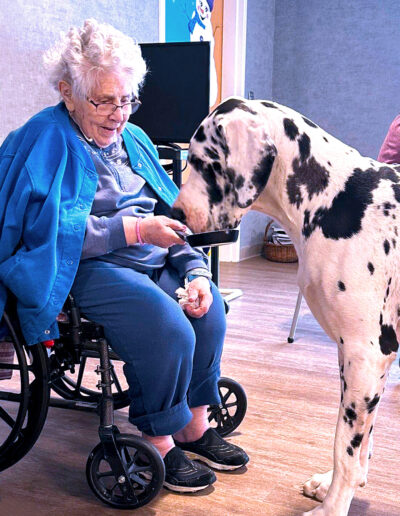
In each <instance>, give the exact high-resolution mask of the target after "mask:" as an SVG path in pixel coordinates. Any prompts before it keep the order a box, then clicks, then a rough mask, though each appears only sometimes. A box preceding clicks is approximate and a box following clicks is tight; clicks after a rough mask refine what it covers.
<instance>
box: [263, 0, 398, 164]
mask: <svg viewBox="0 0 400 516" xmlns="http://www.w3.org/2000/svg"><path fill="white" fill-rule="evenodd" d="M275 12H276V16H275V45H274V73H273V87H272V93H273V97H274V100H276V101H278V102H281V103H283V104H286V105H289V106H290V107H293V108H294V109H296V110H297V111H300V112H302V113H303V114H305V115H306V116H308V117H309V118H311V119H312V120H314V121H315V122H317V123H318V124H319V125H321V126H322V127H323V128H324V129H326V130H327V131H328V132H331V133H332V134H333V135H334V136H337V137H338V138H340V139H341V140H343V141H344V142H346V143H347V144H349V145H351V146H353V147H355V148H356V149H358V150H359V151H360V152H361V153H362V154H365V155H368V156H371V157H376V156H377V154H378V151H379V148H380V145H381V143H382V140H383V138H384V136H385V134H386V131H387V129H388V126H389V124H390V122H391V121H392V119H393V118H394V117H395V115H397V113H398V112H399V111H400V53H399V50H398V49H399V48H400V25H399V22H400V2H399V1H398V0H323V1H321V0H296V1H294V0H279V1H277V2H276V11H275Z"/></svg>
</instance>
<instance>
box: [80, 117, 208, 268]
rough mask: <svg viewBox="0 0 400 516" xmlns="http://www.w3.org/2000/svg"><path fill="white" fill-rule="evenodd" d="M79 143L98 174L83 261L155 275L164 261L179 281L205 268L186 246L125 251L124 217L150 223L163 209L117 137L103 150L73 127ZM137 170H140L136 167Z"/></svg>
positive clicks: (203, 261)
mask: <svg viewBox="0 0 400 516" xmlns="http://www.w3.org/2000/svg"><path fill="white" fill-rule="evenodd" d="M72 124H73V126H74V128H75V130H76V132H77V135H78V138H79V139H80V140H81V142H82V144H83V146H84V147H85V148H86V150H87V151H88V152H89V154H90V156H91V158H92V159H93V162H94V165H95V167H96V171H97V173H98V176H99V177H98V183H97V191H96V195H95V198H94V201H93V205H92V209H91V214H90V216H89V218H88V221H87V225H86V234H85V240H84V244H83V250H82V256H81V259H82V260H86V259H90V258H101V259H102V260H104V261H109V262H112V263H116V264H118V265H121V266H124V267H131V268H134V269H136V270H140V271H143V272H151V270H154V269H159V268H161V267H163V266H164V265H165V263H166V262H167V261H168V262H170V263H171V265H172V266H173V267H175V268H176V269H177V270H178V272H179V273H180V276H181V277H184V275H185V274H186V272H187V271H189V270H191V269H193V268H196V267H202V268H207V257H206V256H205V254H204V253H202V252H201V251H198V250H195V249H193V248H191V247H190V246H189V245H188V244H185V245H183V246H181V245H174V246H172V247H170V248H169V249H163V248H161V247H157V246H154V245H152V244H145V245H140V244H135V245H131V246H128V245H127V243H126V239H125V233H124V228H123V223H122V217H123V216H127V215H129V216H134V217H143V218H144V217H153V216H154V214H155V210H156V209H157V208H159V209H161V208H162V210H161V211H162V212H163V214H165V215H168V212H165V211H166V210H167V211H168V207H166V205H164V206H161V205H160V203H161V204H164V203H162V201H160V199H159V198H158V196H157V195H156V194H155V192H154V191H153V190H152V188H151V187H150V186H149V185H148V184H147V183H146V181H145V179H143V178H142V177H141V176H140V175H138V174H136V173H135V171H134V170H133V169H132V167H131V165H130V162H129V158H128V155H127V153H126V151H125V149H124V145H123V140H122V138H121V137H119V138H118V141H117V142H115V143H113V144H111V145H110V146H109V147H106V148H99V147H98V146H97V145H96V144H95V143H94V142H88V141H87V140H86V139H85V138H84V137H83V136H82V133H81V132H80V130H79V128H78V126H77V125H76V124H75V123H74V122H72ZM137 166H138V167H140V166H141V163H140V162H139V163H138V165H137Z"/></svg>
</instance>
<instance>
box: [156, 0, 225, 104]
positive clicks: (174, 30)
mask: <svg viewBox="0 0 400 516" xmlns="http://www.w3.org/2000/svg"><path fill="white" fill-rule="evenodd" d="M214 1H217V0H165V41H166V42H176V41H178V42H179V41H209V42H210V106H212V105H213V104H214V103H215V101H216V99H217V94H218V82H217V74H216V69H215V61H214V34H213V28H212V24H211V12H212V10H213V8H214Z"/></svg>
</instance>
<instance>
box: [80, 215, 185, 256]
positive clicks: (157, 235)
mask: <svg viewBox="0 0 400 516" xmlns="http://www.w3.org/2000/svg"><path fill="white" fill-rule="evenodd" d="M138 224H139V226H138ZM183 228H184V226H183V225H182V224H181V223H180V222H178V221H176V220H172V219H170V218H168V217H164V216H158V217H147V218H138V217H132V216H122V217H119V216H118V215H117V216H115V217H97V216H96V215H90V216H89V218H88V221H87V223H86V234H85V241H84V243H83V249H82V255H81V260H85V259H87V258H95V257H96V256H103V255H104V254H107V253H111V252H112V251H115V250H116V249H121V248H123V247H128V246H131V245H135V244H152V245H156V246H158V247H164V248H168V247H170V246H173V245H177V247H179V246H180V245H182V244H184V242H183V240H181V238H179V236H178V235H177V234H176V233H175V230H183Z"/></svg>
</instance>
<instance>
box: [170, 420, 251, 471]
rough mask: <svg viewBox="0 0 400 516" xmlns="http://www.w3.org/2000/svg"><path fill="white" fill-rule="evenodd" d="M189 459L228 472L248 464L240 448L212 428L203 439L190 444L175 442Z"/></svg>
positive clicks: (247, 459)
mask: <svg viewBox="0 0 400 516" xmlns="http://www.w3.org/2000/svg"><path fill="white" fill-rule="evenodd" d="M175 444H176V445H177V446H179V448H181V449H182V450H184V452H185V453H186V455H187V456H188V457H189V459H192V460H193V459H197V460H201V461H203V462H205V463H206V464H207V465H208V466H210V467H212V468H214V469H219V470H225V471H229V470H232V469H237V468H240V467H241V466H244V465H245V464H247V462H249V457H248V455H247V454H246V452H245V451H244V450H242V448H239V446H235V445H234V444H231V443H228V441H225V439H223V438H222V437H221V436H220V435H219V433H218V432H217V431H216V430H215V429H214V428H209V429H208V430H206V431H205V432H204V434H203V437H201V438H200V439H198V440H197V441H193V442H191V443H180V442H178V441H175Z"/></svg>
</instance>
